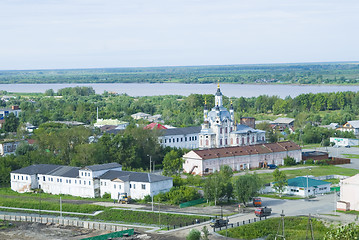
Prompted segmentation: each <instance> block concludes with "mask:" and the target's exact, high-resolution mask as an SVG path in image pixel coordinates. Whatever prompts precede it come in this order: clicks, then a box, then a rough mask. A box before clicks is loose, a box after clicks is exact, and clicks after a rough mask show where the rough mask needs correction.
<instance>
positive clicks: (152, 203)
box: [151, 192, 153, 212]
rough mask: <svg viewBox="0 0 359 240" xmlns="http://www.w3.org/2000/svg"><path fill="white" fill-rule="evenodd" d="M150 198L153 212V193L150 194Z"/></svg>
mask: <svg viewBox="0 0 359 240" xmlns="http://www.w3.org/2000/svg"><path fill="white" fill-rule="evenodd" d="M151 196H152V212H153V192H152V194H151Z"/></svg>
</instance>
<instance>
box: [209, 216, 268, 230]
mask: <svg viewBox="0 0 359 240" xmlns="http://www.w3.org/2000/svg"><path fill="white" fill-rule="evenodd" d="M266 219H267V217H259V218H253V219H248V220H243V221H241V222H236V223H228V224H227V225H226V226H223V227H213V232H215V231H216V230H217V231H218V229H219V231H221V230H224V229H228V228H234V227H239V226H243V225H246V224H250V223H255V222H259V221H262V220H266Z"/></svg>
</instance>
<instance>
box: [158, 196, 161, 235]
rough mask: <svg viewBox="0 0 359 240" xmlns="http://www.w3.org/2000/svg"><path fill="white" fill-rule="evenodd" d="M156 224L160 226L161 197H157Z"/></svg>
mask: <svg viewBox="0 0 359 240" xmlns="http://www.w3.org/2000/svg"><path fill="white" fill-rule="evenodd" d="M158 224H159V225H160V228H161V198H159V199H158Z"/></svg>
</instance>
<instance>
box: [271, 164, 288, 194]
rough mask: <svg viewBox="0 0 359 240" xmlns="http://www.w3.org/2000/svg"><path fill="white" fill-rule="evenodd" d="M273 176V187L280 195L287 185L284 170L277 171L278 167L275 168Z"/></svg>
mask: <svg viewBox="0 0 359 240" xmlns="http://www.w3.org/2000/svg"><path fill="white" fill-rule="evenodd" d="M273 178H274V184H273V188H274V190H275V191H276V192H277V193H278V194H279V196H280V197H282V193H283V192H284V190H285V188H286V187H287V186H288V182H287V176H286V175H285V173H284V172H281V171H279V169H278V168H276V169H275V170H274V171H273Z"/></svg>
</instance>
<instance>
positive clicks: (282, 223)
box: [274, 210, 285, 240]
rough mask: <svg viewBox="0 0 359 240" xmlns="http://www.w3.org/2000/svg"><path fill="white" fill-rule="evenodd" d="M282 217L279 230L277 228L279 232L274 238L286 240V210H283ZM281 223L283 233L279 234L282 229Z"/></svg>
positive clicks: (275, 239)
mask: <svg viewBox="0 0 359 240" xmlns="http://www.w3.org/2000/svg"><path fill="white" fill-rule="evenodd" d="M280 216H281V219H280V220H279V225H278V230H277V234H276V235H275V238H274V240H277V239H283V240H285V233H284V216H285V215H284V210H282V213H281V214H280ZM281 225H282V234H279V232H280V229H281Z"/></svg>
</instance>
